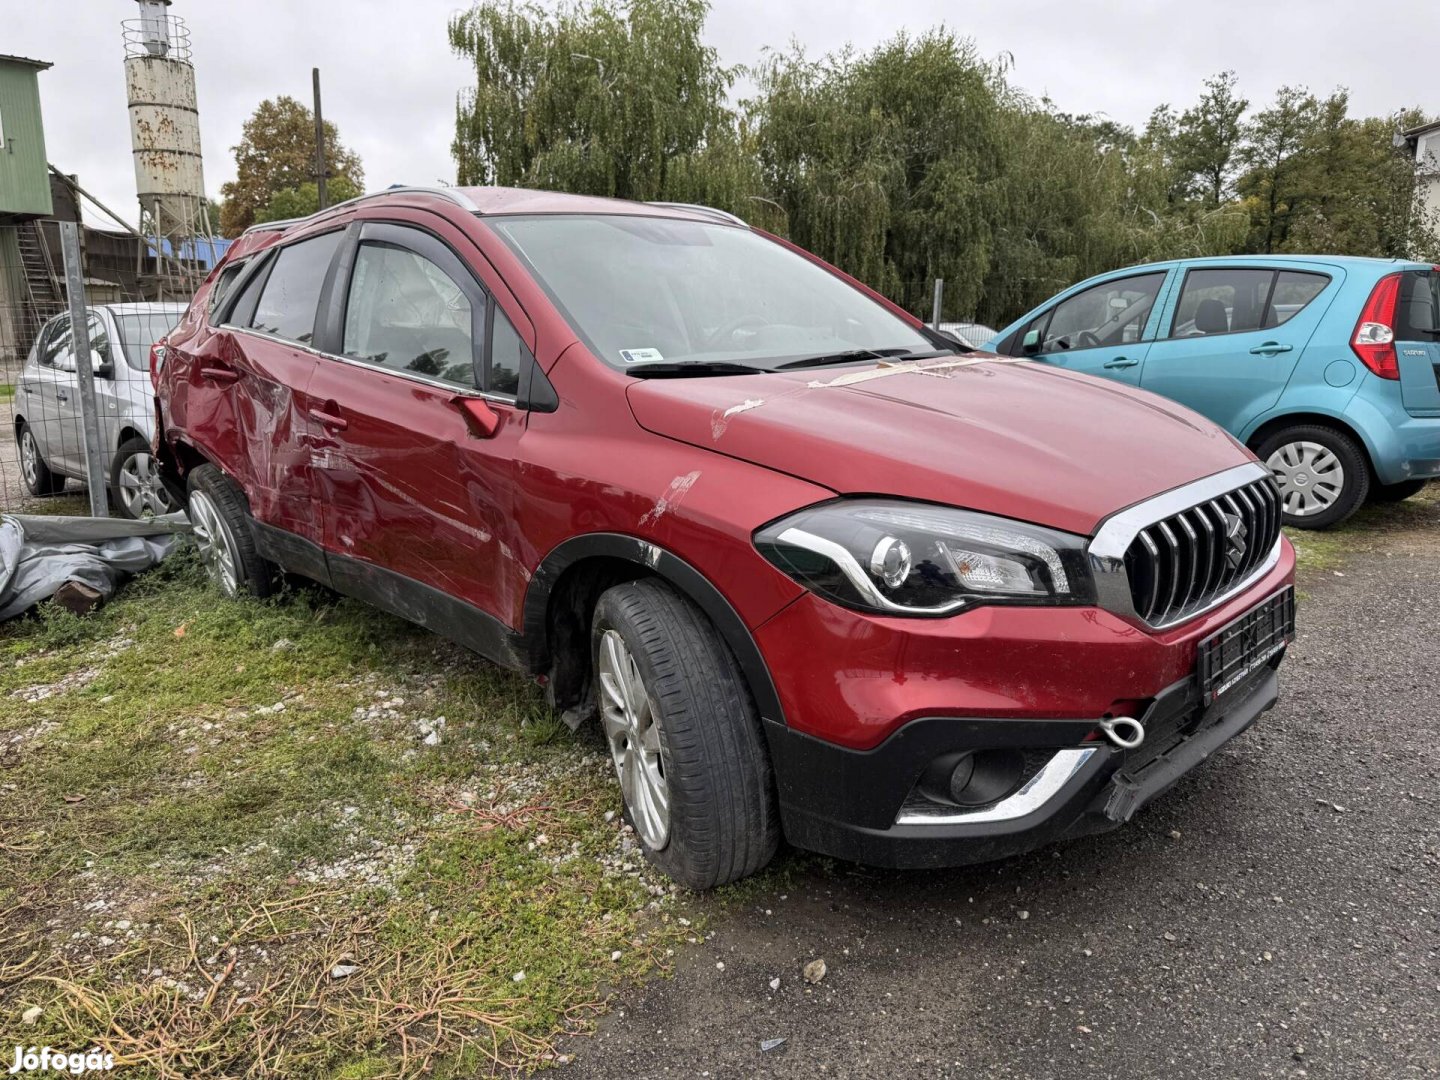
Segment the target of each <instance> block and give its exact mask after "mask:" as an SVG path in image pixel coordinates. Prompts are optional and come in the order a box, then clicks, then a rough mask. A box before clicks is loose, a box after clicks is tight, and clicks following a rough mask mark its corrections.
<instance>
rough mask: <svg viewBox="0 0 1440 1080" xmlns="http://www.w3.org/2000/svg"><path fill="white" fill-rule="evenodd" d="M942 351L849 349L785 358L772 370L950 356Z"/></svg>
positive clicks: (932, 358)
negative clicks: (790, 358)
mask: <svg viewBox="0 0 1440 1080" xmlns="http://www.w3.org/2000/svg"><path fill="white" fill-rule="evenodd" d="M951 355H953V354H952V353H949V352H944V351H934V352H910V351H908V350H906V349H851V350H850V351H848V352H838V353H827V354H825V355H824V356H806V357H803V358H801V359H799V360H787V361H786V362H785V363H783V364H776V365H775V367H773V368H771V369H770V370H772V371H788V370H790V369H792V368H807V367H825V366H827V365H829V364H853V363H856V362H857V361H860V360H934V359H935V358H936V357H939V356H951Z"/></svg>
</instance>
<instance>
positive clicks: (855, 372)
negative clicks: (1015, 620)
mask: <svg viewBox="0 0 1440 1080" xmlns="http://www.w3.org/2000/svg"><path fill="white" fill-rule="evenodd" d="M628 397H629V401H630V407H631V410H632V411H633V412H634V415H635V419H636V420H637V421H638V422H639V424H640V425H641V427H643V428H645V429H646V430H648V431H651V432H654V433H655V434H658V435H664V436H667V437H669V438H672V439H678V440H680V441H682V442H686V443H690V444H692V445H694V446H700V447H704V448H706V449H710V450H715V451H717V452H719V453H722V454H726V455H728V456H730V457H734V458H738V459H740V460H743V461H749V462H753V463H754V464H756V465H762V466H765V467H766V468H770V469H776V470H778V471H780V472H784V473H789V474H790V475H792V476H796V477H799V478H801V479H804V480H807V481H809V482H811V483H814V484H819V485H822V486H824V487H827V488H830V489H831V490H832V491H835V492H838V493H841V494H882V495H897V496H901V497H904V498H912V499H924V500H927V501H930V502H937V503H945V504H948V505H951V506H961V507H966V508H969V509H974V510H981V511H986V512H989V513H995V514H1001V515H1004V516H1007V517H1012V518H1018V519H1021V520H1025V521H1031V522H1035V523H1038V524H1043V525H1048V526H1051V527H1052V528H1058V529H1064V530H1067V531H1069V532H1073V533H1080V534H1084V535H1088V534H1090V533H1091V532H1093V531H1094V529H1095V526H1096V525H1097V523H1098V522H1100V521H1101V520H1102V519H1103V518H1105V517H1108V516H1109V515H1110V514H1112V513H1114V512H1115V511H1117V510H1120V509H1123V508H1124V507H1127V506H1130V505H1133V504H1134V503H1137V502H1140V501H1142V500H1144V499H1146V498H1149V497H1150V496H1152V495H1156V494H1158V493H1160V492H1162V491H1167V490H1169V489H1170V488H1174V487H1178V486H1180V485H1181V484H1185V483H1188V482H1189V481H1191V480H1196V479H1198V478H1200V477H1202V476H1209V475H1211V474H1212V473H1217V472H1220V471H1222V470H1224V469H1228V468H1232V467H1234V466H1236V465H1239V464H1241V463H1243V462H1245V461H1248V460H1251V457H1250V454H1249V452H1248V451H1247V450H1245V449H1244V448H1243V447H1241V446H1240V445H1239V444H1238V443H1237V442H1236V441H1235V440H1234V439H1232V438H1231V437H1230V435H1229V434H1227V433H1226V432H1225V431H1224V430H1223V429H1221V428H1219V427H1217V426H1216V425H1214V424H1212V423H1211V422H1210V421H1208V420H1206V419H1205V418H1204V417H1201V416H1199V415H1197V414H1195V413H1193V412H1191V411H1190V410H1189V409H1186V408H1184V407H1183V406H1181V405H1177V404H1175V403H1174V402H1172V401H1167V400H1165V399H1164V398H1160V397H1156V396H1155V395H1154V394H1150V393H1146V392H1145V391H1142V390H1137V389H1134V388H1132V387H1129V386H1125V385H1122V384H1120V383H1115V382H1109V381H1107V380H1104V379H1097V378H1092V377H1090V376H1087V375H1080V374H1077V373H1075V372H1070V371H1064V370H1062V369H1058V368H1052V367H1048V366H1046V365H1043V364H1039V363H1036V362H1033V361H1018V362H1017V361H1016V360H1014V359H1011V358H1001V357H993V356H976V355H973V354H971V355H967V356H963V357H957V358H954V359H948V358H947V359H942V360H934V361H918V362H908V363H899V364H891V365H879V366H876V367H868V366H867V367H856V366H849V367H838V368H824V369H819V370H815V369H812V370H808V371H799V372H780V373H773V374H772V373H762V374H756V375H741V376H727V377H710V378H694V379H688V378H685V379H679V378H677V379H660V378H652V379H645V380H635V381H634V382H633V383H631V384H630V386H629V388H628Z"/></svg>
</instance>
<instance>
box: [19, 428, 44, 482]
mask: <svg viewBox="0 0 1440 1080" xmlns="http://www.w3.org/2000/svg"><path fill="white" fill-rule="evenodd" d="M20 471H21V472H22V473H24V474H25V483H27V484H29V485H30V489H31V490H32V491H33V490H34V489H35V488H36V486H37V485H38V484H39V483H40V448H39V447H38V446H36V445H35V436H34V435H32V434H30V429H29V428H28V427H27V428H26V429H25V434H23V435H21V436H20Z"/></svg>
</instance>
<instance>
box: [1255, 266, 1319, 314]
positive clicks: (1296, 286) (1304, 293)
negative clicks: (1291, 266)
mask: <svg viewBox="0 0 1440 1080" xmlns="http://www.w3.org/2000/svg"><path fill="white" fill-rule="evenodd" d="M1329 284H1330V279H1329V278H1328V277H1326V276H1325V275H1324V274H1307V273H1304V272H1303V271H1300V270H1281V271H1280V276H1279V277H1277V278H1276V279H1275V291H1274V292H1272V293H1271V294H1270V306H1269V307H1268V308H1266V310H1265V325H1266V327H1267V328H1268V327H1271V326H1279V325H1280V324H1281V323H1285V322H1289V321H1290V320H1291V319H1293V318H1294V317H1295V316H1296V315H1298V314H1300V312H1301V310H1302V309H1303V308H1304V307H1305V305H1307V304H1308V303H1310V301H1311V300H1314V299H1315V298H1316V297H1317V296H1319V295H1320V294H1321V293H1322V292H1324V291H1325V286H1326V285H1329Z"/></svg>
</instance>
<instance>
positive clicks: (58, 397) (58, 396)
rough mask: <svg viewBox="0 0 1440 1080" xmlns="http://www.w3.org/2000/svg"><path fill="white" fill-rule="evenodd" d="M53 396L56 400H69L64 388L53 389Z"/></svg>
mask: <svg viewBox="0 0 1440 1080" xmlns="http://www.w3.org/2000/svg"><path fill="white" fill-rule="evenodd" d="M55 398H56V400H57V401H69V400H70V395H69V394H67V393H65V391H64V390H56V391H55Z"/></svg>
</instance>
